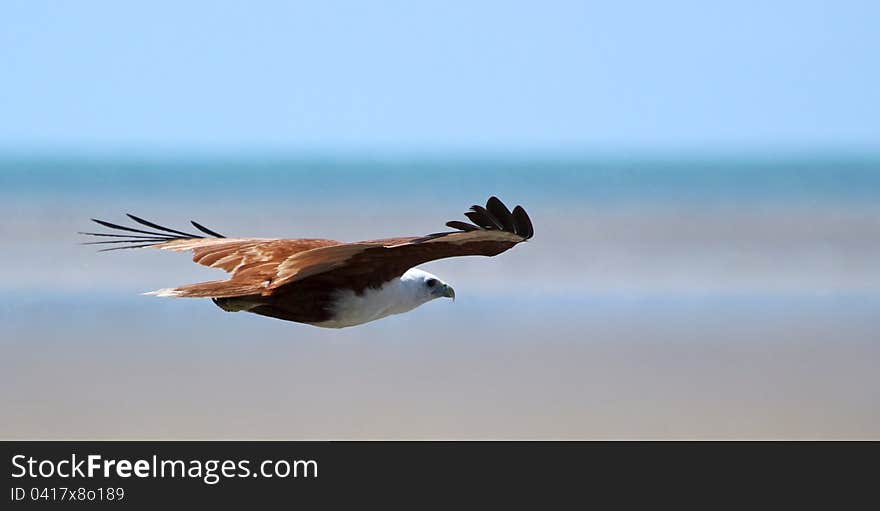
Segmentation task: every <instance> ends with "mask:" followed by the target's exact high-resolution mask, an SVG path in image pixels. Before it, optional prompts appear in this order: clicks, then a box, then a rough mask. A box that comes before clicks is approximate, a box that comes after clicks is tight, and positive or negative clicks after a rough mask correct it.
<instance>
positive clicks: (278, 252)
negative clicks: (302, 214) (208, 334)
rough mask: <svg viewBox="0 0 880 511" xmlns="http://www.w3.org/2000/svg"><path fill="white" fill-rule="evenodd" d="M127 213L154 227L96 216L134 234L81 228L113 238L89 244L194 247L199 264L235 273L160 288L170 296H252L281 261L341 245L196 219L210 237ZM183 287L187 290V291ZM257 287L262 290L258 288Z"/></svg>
mask: <svg viewBox="0 0 880 511" xmlns="http://www.w3.org/2000/svg"><path fill="white" fill-rule="evenodd" d="M128 216H129V218H131V219H132V220H134V221H135V222H137V223H139V224H142V225H144V226H146V227H149V228H150V229H151V230H150V231H147V230H144V229H141V228H134V227H129V226H123V225H118V224H113V223H110V222H106V221H103V220H95V219H92V220H93V221H94V222H96V223H98V224H100V225H103V226H104V227H108V228H110V229H114V230H116V231H124V232H126V233H131V234H116V233H94V232H82V233H80V234H86V235H90V236H102V237H111V238H114V239H112V240H109V241H97V242H90V243H85V244H86V245H103V244H113V245H117V244H118V245H122V246H113V247H111V248H105V249H103V250H102V251H108V250H120V249H124V248H143V247H152V248H158V249H160V250H173V251H177V252H180V251H187V250H191V251H192V252H193V261H194V262H196V263H199V264H201V265H203V266H208V267H211V268H219V269H222V270H224V271H226V272H227V273H231V274H232V276H231V277H230V279H229V280H223V281H214V282H204V283H199V284H191V285H189V286H182V287H180V288H174V289H172V290H161V291H167V292H168V294H174V296H216V297H221V296H240V295H242V294H247V293H246V291H248V290H255V289H253V288H254V286H256V285H259V284H260V283H262V282H264V281H266V280H267V279H271V278H272V276H273V275H274V274H275V271H276V269H277V268H278V265H280V264H281V263H282V262H284V261H285V260H287V259H288V258H290V257H291V256H293V255H295V254H297V253H299V252H303V251H306V250H312V249H315V248H320V247H328V246H332V245H339V244H341V242H339V241H334V240H326V239H311V238H304V239H273V238H226V237H223V235H221V234H218V233H216V232H214V231H212V230H210V229H207V228H206V227H203V226H202V225H200V224H198V223H196V222H192V224H193V225H194V226H195V227H196V228H197V229H199V230H200V231H202V232H203V233H205V234H210V235H212V236H214V237H211V238H207V237H204V236H202V235H200V234H193V233H189V232H184V231H178V230H175V229H169V228H167V227H163V226H160V225H158V224H155V223H153V222H149V221H147V220H144V219H142V218H139V217H136V216H134V215H130V214H129V215H128ZM159 231H161V232H159ZM184 290H188V291H186V292H185V291H184ZM255 291H257V292H259V289H256V290H255ZM172 292H173V293H172ZM185 293H192V294H185Z"/></svg>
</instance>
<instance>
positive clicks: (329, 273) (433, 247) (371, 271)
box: [263, 197, 534, 294]
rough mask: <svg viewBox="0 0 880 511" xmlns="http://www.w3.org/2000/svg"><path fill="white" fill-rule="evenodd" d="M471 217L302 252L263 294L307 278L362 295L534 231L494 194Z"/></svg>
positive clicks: (487, 252) (498, 248) (500, 248)
mask: <svg viewBox="0 0 880 511" xmlns="http://www.w3.org/2000/svg"><path fill="white" fill-rule="evenodd" d="M466 215H467V216H468V218H470V219H471V220H473V221H474V224H476V225H472V224H467V223H465V222H459V221H452V222H448V223H447V225H448V226H450V227H454V228H458V229H460V231H457V232H443V233H437V234H430V235H428V236H423V237H417V238H391V239H385V240H374V241H364V242H358V243H347V244H342V245H336V246H330V247H325V248H317V249H314V250H309V251H304V252H301V253H298V254H296V255H294V256H292V257H290V258H288V259H287V260H286V261H284V262H283V263H281V265H279V267H278V272H277V274H276V276H275V277H274V278H273V280H272V281H271V282H266V283H264V286H265V288H266V289H265V290H264V291H263V294H271V293H272V292H273V291H274V290H276V289H278V288H281V287H282V286H287V285H291V284H293V283H296V282H304V281H306V280H307V281H308V282H309V283H310V284H319V283H321V284H326V285H328V286H334V287H346V288H351V289H354V290H355V291H356V292H358V293H360V292H361V291H363V290H364V289H365V288H367V287H378V286H381V285H382V283H384V282H387V281H389V280H391V279H393V278H396V277H399V276H401V275H403V273H404V272H406V271H407V270H408V269H410V268H412V267H414V266H418V265H420V264H424V263H426V262H429V261H435V260H437V259H445V258H448V257H459V256H469V255H482V256H495V255H498V254H500V253H501V252H504V251H505V250H508V249H510V248H512V247H513V246H514V245H516V244H517V243H521V242H523V241H526V240H528V239H529V238H531V237H532V236H533V235H534V229H533V227H532V222H531V219H529V216H528V215H527V214H526V212H525V210H524V209H523V208H522V206H517V207H516V208H514V210H513V213H511V212H510V211H509V210H508V209H507V207H506V206H504V204H503V203H502V202H501V201H500V200H498V199H497V198H496V197H492V198H490V199H489V201H488V202H487V204H486V207H485V208H483V207H481V206H476V205H475V206H472V207H471V211H469V212H468V213H466Z"/></svg>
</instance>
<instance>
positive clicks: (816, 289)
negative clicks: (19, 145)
mask: <svg viewBox="0 0 880 511" xmlns="http://www.w3.org/2000/svg"><path fill="white" fill-rule="evenodd" d="M588 171H589V169H587V170H584V171H583V172H588ZM376 172H381V168H380V169H379V170H378V171H376ZM830 172H832V173H833V169H832V170H831V171H830ZM80 176H81V179H82V181H83V183H82V187H87V185H88V183H89V182H95V183H96V185H100V187H99V188H100V190H99V191H95V192H94V193H83V192H81V191H77V190H74V191H70V190H68V191H65V190H63V189H59V187H58V186H57V184H56V185H53V184H52V183H53V182H54V181H52V180H47V179H45V178H42V181H41V178H40V177H39V175H38V176H37V177H31V178H28V177H26V176H25V177H22V176H21V175H19V176H18V177H16V178H15V179H17V180H18V181H16V182H15V183H13V185H14V186H13V188H16V187H17V192H16V193H15V194H14V195H13V194H9V195H8V196H7V197H5V199H6V200H4V201H3V202H2V204H0V215H2V217H3V218H4V221H3V223H2V225H0V229H2V232H0V234H2V237H3V239H4V249H3V251H2V252H0V283H2V284H0V285H2V287H3V288H4V291H5V293H4V294H5V296H6V300H4V303H3V304H2V305H0V340H2V346H3V350H4V356H3V357H2V359H0V373H2V377H0V409H2V410H3V421H0V437H2V438H129V439H130V438H135V439H136V438H193V439H196V438H198V439H204V438H224V439H225V438H238V439H259V438H287V439H300V438H301V439H364V438H365V439H396V438H399V439H414V438H449V439H458V438H464V439H477V438H482V439H501V438H514V439H519V438H551V439H556V438H558V439H563V438H564V439H595V438H618V439H620V438H627V439H628V438H655V439H673V438H676V439H682V438H880V392H878V389H880V371H877V367H878V366H880V342H878V335H877V331H878V327H880V314H878V311H880V269H878V268H880V267H878V264H877V261H878V255H880V207H878V206H877V203H876V202H875V201H872V200H870V198H871V197H872V193H873V192H874V191H873V189H870V187H869V189H868V190H867V191H866V190H865V187H864V186H861V187H860V186H859V185H858V183H856V184H855V186H854V188H860V189H858V190H855V189H854V191H853V197H855V198H853V199H852V200H850V198H848V196H847V195H846V194H845V193H844V194H840V193H838V194H836V195H834V196H833V197H831V196H830V194H829V196H827V197H826V196H825V195H823V194H824V192H823V191H822V189H821V187H819V188H818V189H817V190H818V191H815V192H813V193H812V194H801V195H798V194H794V196H793V197H792V196H790V195H789V196H785V197H779V198H778V199H774V197H773V196H772V195H771V196H770V197H769V198H768V197H760V198H756V195H757V194H755V193H748V194H746V193H741V190H739V191H737V192H735V193H731V194H729V195H728V196H722V197H720V199H719V200H713V199H711V198H710V199H702V198H701V197H703V194H701V191H700V190H699V189H696V190H692V191H691V192H692V193H691V195H692V196H693V197H692V198H691V199H688V200H684V199H682V198H681V197H672V196H669V195H666V194H663V193H653V194H652V193H651V189H648V191H647V192H644V191H643V192H640V195H633V196H625V195H624V196H611V197H604V198H601V197H600V198H599V199H596V200H594V199H592V198H590V197H589V194H588V193H587V192H588V191H587V190H584V194H582V195H581V194H579V193H578V188H577V187H578V186H583V180H580V178H578V175H577V174H572V173H570V172H569V173H566V172H559V173H556V174H548V176H547V179H546V183H545V184H543V185H541V186H537V188H535V187H533V186H531V185H529V186H527V185H518V186H511V185H510V182H504V181H503V180H499V185H498V187H497V188H500V189H501V191H500V192H494V191H492V190H491V188H493V186H492V183H493V182H492V181H491V180H489V181H487V182H486V184H485V186H481V187H476V188H475V189H474V190H473V191H467V190H464V191H463V190H457V189H451V188H448V187H447V185H445V184H444V183H445V178H444V175H443V174H442V173H439V174H437V175H427V176H426V175H413V176H412V177H405V176H404V177H401V179H403V180H404V182H402V183H399V186H406V185H407V182H406V180H407V179H409V180H410V182H411V184H413V186H414V187H415V184H416V183H419V186H422V187H428V188H432V187H433V189H434V190H433V191H429V192H427V193H425V194H424V195H423V196H422V195H420V196H416V197H413V196H412V195H410V196H407V197H406V198H404V199H401V200H400V201H399V203H398V202H397V201H396V197H395V196H394V195H393V194H388V195H386V196H379V197H376V196H375V195H374V193H375V191H369V192H364V193H362V194H361V193H359V192H357V191H354V190H351V189H349V188H346V185H345V184H344V181H340V184H339V185H338V188H339V189H340V190H332V191H331V190H327V189H326V186H325V185H320V186H319V185H317V184H313V185H314V186H313V188H314V189H315V190H318V192H316V195H315V196H314V197H312V198H301V197H300V196H296V197H292V198H289V197H285V194H284V193H282V192H278V193H275V194H272V195H268V196H264V195H263V194H262V193H261V192H260V191H254V190H250V189H248V188H247V187H243V188H242V187H231V186H230V187H229V189H226V190H225V191H224V193H223V195H222V196H221V197H220V198H218V197H216V196H211V195H203V194H201V193H200V192H198V191H197V190H196V189H193V190H184V191H183V192H179V191H178V195H173V194H172V196H170V197H163V190H164V188H163V186H164V187H167V189H169V190H170V189H172V188H173V187H174V186H176V184H177V183H179V182H181V181H185V182H187V181H186V180H187V178H186V176H184V178H181V177H180V176H179V175H175V174H174V173H172V172H170V171H169V172H165V173H161V172H160V173H156V174H155V178H156V180H157V181H158V183H159V184H158V185H157V184H155V183H154V184H153V186H154V187H155V189H154V190H153V191H150V192H143V193H141V192H139V191H138V190H136V189H132V188H130V187H127V186H121V185H119V186H117V185H114V183H113V182H112V180H110V181H111V182H110V183H109V184H108V182H107V180H98V179H96V178H95V177H94V176H95V174H90V173H89V172H85V171H83V172H81V174H80ZM572 176H574V177H572ZM7 177H8V175H7ZM28 179H31V181H28ZM758 179H759V178H758ZM355 181H357V180H355ZM361 181H362V179H361ZM871 182H873V181H871ZM591 183H592V184H595V182H591ZM319 184H320V183H319ZM600 184H601V183H600ZM53 186H54V188H53ZM215 186H220V185H215ZM221 188H222V187H221ZM233 188H235V189H233ZM649 188H650V187H649ZM757 188H760V186H758V187H757ZM563 189H567V190H565V191H562V190H563ZM446 190H449V193H448V194H446V193H445V191H446ZM335 191H339V192H340V193H338V194H337V193H331V192H335ZM557 191H558V192H559V193H556V192H557ZM485 192H489V193H499V194H500V195H501V197H502V198H503V199H504V200H505V201H509V202H511V203H522V204H523V205H525V206H526V207H527V209H528V210H529V212H530V214H531V215H532V217H533V219H534V221H535V227H536V237H535V239H534V240H533V241H532V242H529V243H527V244H524V245H522V246H520V247H517V248H516V249H515V250H513V251H511V252H509V253H505V254H503V255H501V256H499V257H496V258H492V259H487V258H467V259H461V260H455V261H438V262H435V263H431V264H429V265H426V266H425V268H426V269H428V270H429V271H431V272H433V273H435V274H437V275H439V276H441V277H442V278H444V279H445V280H447V281H449V282H450V283H452V284H453V285H454V286H455V288H456V291H457V293H458V299H457V300H456V301H455V302H454V303H452V302H449V301H437V302H432V303H430V304H427V305H425V306H423V307H421V308H419V309H417V310H415V311H413V312H412V313H409V314H406V315H403V316H397V317H392V318H388V319H385V320H381V321H379V322H376V323H372V324H368V325H365V326H362V327H358V328H351V329H343V330H339V331H336V330H323V329H317V328H314V327H309V326H305V325H298V324H294V323H285V322H280V321H277V320H272V319H267V318H261V317H257V316H253V315H247V314H241V313H239V314H229V313H224V312H222V311H221V310H220V309H218V308H216V307H215V306H214V305H213V304H211V303H210V302H209V301H199V300H173V299H157V298H152V297H145V296H141V295H140V294H139V293H142V292H145V291H149V290H152V289H156V288H160V287H165V286H168V285H174V284H182V283H188V282H196V281H200V280H212V279H216V278H221V277H222V273H220V272H217V271H215V270H210V269H206V268H202V267H198V266H196V265H194V264H192V263H191V262H190V261H189V258H188V257H187V256H186V255H181V254H167V253H159V252H156V251H149V250H141V251H119V252H112V253H108V254H98V253H96V252H95V249H94V247H87V246H79V245H77V243H78V242H79V241H81V240H79V239H78V237H77V236H76V234H75V233H76V231H80V230H89V229H91V227H90V225H89V222H88V219H89V218H90V217H98V218H105V219H107V220H111V221H116V220H121V218H122V214H123V213H125V212H132V213H135V214H138V215H141V216H144V217H146V218H148V219H151V220H156V221H159V222H160V223H167V224H169V225H170V226H172V227H183V226H184V225H185V224H186V222H187V221H188V220H189V219H195V220H198V221H200V222H202V223H204V224H205V225H207V226H208V227H210V228H214V229H217V230H218V231H220V232H222V233H224V234H227V235H230V236H235V235H245V236H252V235H253V236H285V237H297V236H327V237H332V238H338V239H344V240H357V239H363V238H374V237H382V236H390V235H407V234H423V233H428V232H435V231H437V230H440V229H442V228H443V227H442V226H443V223H444V222H445V221H446V220H451V219H454V218H458V217H459V216H460V214H461V212H463V211H464V210H465V209H466V208H467V207H468V206H469V205H470V204H471V203H472V202H479V201H482V200H485V197H484V196H483V195H486V193H485ZM502 192H503V193H502ZM0 193H2V192H0ZM447 195H448V197H447ZM461 195H466V196H468V197H470V198H469V199H465V200H464V201H463V202H462V201H460V199H459V198H458V197H459V196H461ZM866 196H867V197H868V199H869V200H865V197H866ZM230 198H231V199H230Z"/></svg>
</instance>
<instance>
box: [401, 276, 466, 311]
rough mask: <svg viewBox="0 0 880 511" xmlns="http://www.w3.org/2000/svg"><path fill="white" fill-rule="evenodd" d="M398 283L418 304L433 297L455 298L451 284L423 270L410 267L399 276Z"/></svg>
mask: <svg viewBox="0 0 880 511" xmlns="http://www.w3.org/2000/svg"><path fill="white" fill-rule="evenodd" d="M400 283H401V284H402V285H403V288H404V289H405V290H406V292H407V294H409V299H410V300H412V301H413V302H414V303H416V304H418V305H421V304H423V303H425V302H429V301H431V300H433V299H435V298H452V299H453V300H455V290H454V289H452V286H450V285H449V284H447V283H445V282H443V281H442V280H440V279H438V278H437V277H436V276H434V275H431V274H430V273H428V272H426V271H424V270H419V269H416V268H410V269H409V270H407V272H406V273H404V274H403V275H401V276H400Z"/></svg>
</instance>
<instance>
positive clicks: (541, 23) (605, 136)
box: [0, 0, 880, 152]
mask: <svg viewBox="0 0 880 511" xmlns="http://www.w3.org/2000/svg"><path fill="white" fill-rule="evenodd" d="M878 26H880V2H873V1H861V2H857V1H835V2H832V1H826V2H817V1H808V0H806V1H787V0H780V1H770V2H750V1H736V2H733V1H731V2H720V1H719V2H697V1H694V2H684V1H675V0H672V1H664V2H654V1H641V2H637V1H617V2H610V1H609V2H564V1H557V2H554V1H541V2H538V1H535V2H500V1H499V2H491V1H487V2H451V1H442V2H404V1H401V2H308V3H306V2H277V1H264V2H244V1H241V2H197V1H190V2H164V1H156V0H153V1H149V2H112V1H107V2H89V1H78V2H43V1H8V0H7V1H5V2H3V3H2V6H0V72H2V75H0V76H2V79H0V148H5V149H7V150H8V149H12V150H36V151H42V150H57V149H82V150H98V151H100V150H120V149H136V150H147V151H149V150H155V149H165V150H167V149H179V150H207V151H230V150H243V151H249V150H257V151H259V150H264V149H280V150H379V151H392V152H393V151H449V150H460V149H468V150H489V151H530V150H551V151H552V150H566V151H581V150H595V149H599V150H615V149H643V150H649V151H654V150H673V151H674V150H682V149H685V150H694V149H732V150H738V149H748V148H753V149H755V148H757V149H769V150H774V149H775V148H788V149H791V148H794V149H798V150H800V149H805V150H814V149H817V148H818V149H840V148H843V149H850V148H856V149H859V150H865V149H867V150H875V149H877V148H878V147H880V120H878V119H880V31H878V30H877V27H878Z"/></svg>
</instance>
